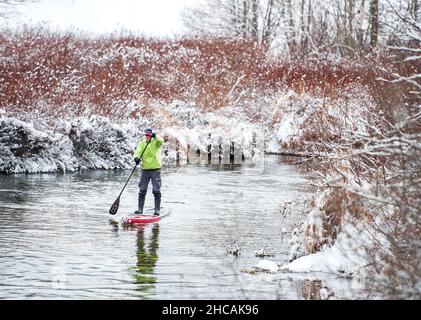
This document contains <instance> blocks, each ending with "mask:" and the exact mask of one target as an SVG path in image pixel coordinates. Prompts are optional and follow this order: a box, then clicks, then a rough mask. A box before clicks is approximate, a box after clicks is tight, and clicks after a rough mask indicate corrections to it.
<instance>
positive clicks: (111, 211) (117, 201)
mask: <svg viewBox="0 0 421 320" xmlns="http://www.w3.org/2000/svg"><path fill="white" fill-rule="evenodd" d="M119 205H120V197H118V198H117V200H116V201H114V203H113V205H112V206H111V209H110V212H109V213H110V214H112V215H114V214H116V213H117V210H118V206H119Z"/></svg>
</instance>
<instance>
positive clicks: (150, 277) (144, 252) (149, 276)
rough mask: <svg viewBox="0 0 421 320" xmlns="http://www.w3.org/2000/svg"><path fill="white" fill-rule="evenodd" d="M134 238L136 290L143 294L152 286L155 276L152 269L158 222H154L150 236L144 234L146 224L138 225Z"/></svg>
mask: <svg viewBox="0 0 421 320" xmlns="http://www.w3.org/2000/svg"><path fill="white" fill-rule="evenodd" d="M137 228H138V231H137V240H136V247H137V250H136V256H137V263H136V267H135V272H136V273H135V275H134V277H135V282H136V283H137V284H138V285H139V288H138V290H139V291H141V292H142V293H144V294H145V295H146V294H147V293H148V292H149V291H150V290H151V289H153V288H154V283H155V282H156V281H157V277H156V276H155V275H154V269H155V266H156V263H157V261H158V252H157V250H158V248H159V243H158V236H159V224H154V225H153V227H152V232H151V235H150V238H148V239H147V236H146V235H145V233H146V231H147V230H145V229H146V226H138V227H137Z"/></svg>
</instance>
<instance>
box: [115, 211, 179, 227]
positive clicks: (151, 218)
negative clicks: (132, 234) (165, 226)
mask: <svg viewBox="0 0 421 320" xmlns="http://www.w3.org/2000/svg"><path fill="white" fill-rule="evenodd" d="M170 212H171V210H167V209H162V210H161V214H160V215H159V216H155V215H154V214H153V210H152V211H149V210H148V211H146V212H145V213H143V214H134V213H133V214H128V215H126V216H124V217H123V218H122V219H121V223H122V224H123V225H132V224H141V223H154V222H158V221H160V220H161V219H162V218H163V217H165V216H167V215H169V214H170Z"/></svg>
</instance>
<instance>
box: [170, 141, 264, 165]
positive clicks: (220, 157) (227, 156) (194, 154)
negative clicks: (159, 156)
mask: <svg viewBox="0 0 421 320" xmlns="http://www.w3.org/2000/svg"><path fill="white" fill-rule="evenodd" d="M210 137H211V134H209V138H210ZM229 141H230V142H229V150H223V147H222V142H219V143H218V144H216V145H213V144H211V143H210V144H208V145H207V149H206V151H205V152H202V151H201V150H200V148H197V147H196V148H195V147H192V146H191V145H190V144H187V147H186V148H182V147H181V146H180V141H179V140H178V139H175V152H176V159H175V160H176V162H177V163H180V161H183V160H184V161H186V162H187V163H189V162H195V161H204V162H207V163H208V164H241V163H242V161H244V160H245V156H244V152H243V149H242V146H241V145H237V146H236V144H235V142H234V141H232V139H230V140H229ZM236 147H237V150H236ZM256 148H257V138H256V135H255V134H253V136H252V144H251V152H250V154H251V156H252V157H254V156H255V154H256ZM183 149H184V150H183ZM224 151H225V152H224ZM168 153H169V148H168V145H167V146H166V148H165V149H164V155H165V156H168ZM182 153H184V154H185V157H182Z"/></svg>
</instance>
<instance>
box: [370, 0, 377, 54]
mask: <svg viewBox="0 0 421 320" xmlns="http://www.w3.org/2000/svg"><path fill="white" fill-rule="evenodd" d="M370 25H371V27H370V28H371V29H370V47H371V49H373V48H374V47H375V46H376V45H377V38H378V35H379V1H378V0H371V1H370Z"/></svg>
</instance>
